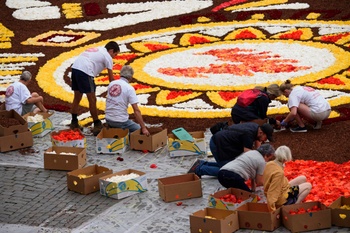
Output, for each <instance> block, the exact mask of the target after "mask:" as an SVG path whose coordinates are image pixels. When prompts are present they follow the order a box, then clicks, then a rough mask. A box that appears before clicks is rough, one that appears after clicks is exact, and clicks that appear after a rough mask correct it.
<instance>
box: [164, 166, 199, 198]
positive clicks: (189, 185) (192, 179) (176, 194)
mask: <svg viewBox="0 0 350 233" xmlns="http://www.w3.org/2000/svg"><path fill="white" fill-rule="evenodd" d="M158 190H159V196H160V197H161V198H162V199H163V200H164V201H165V202H172V201H179V200H184V199H190V198H196V197H201V196H202V195H203V194H202V182H201V179H200V178H199V177H198V176H197V175H195V174H193V173H189V174H184V175H178V176H169V177H164V178H159V179H158Z"/></svg>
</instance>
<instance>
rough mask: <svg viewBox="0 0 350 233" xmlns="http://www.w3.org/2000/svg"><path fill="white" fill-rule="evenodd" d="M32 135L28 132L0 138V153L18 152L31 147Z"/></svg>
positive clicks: (32, 142)
mask: <svg viewBox="0 0 350 233" xmlns="http://www.w3.org/2000/svg"><path fill="white" fill-rule="evenodd" d="M33 144H34V141H33V135H32V132H30V130H28V128H27V131H26V132H24V133H23V132H22V133H17V134H10V135H7V136H1V137H0V152H6V151H12V150H18V149H22V148H26V147H31V146H33Z"/></svg>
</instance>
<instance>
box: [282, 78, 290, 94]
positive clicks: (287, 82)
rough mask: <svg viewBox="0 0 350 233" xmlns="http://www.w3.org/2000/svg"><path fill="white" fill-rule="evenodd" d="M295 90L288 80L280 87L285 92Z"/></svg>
mask: <svg viewBox="0 0 350 233" xmlns="http://www.w3.org/2000/svg"><path fill="white" fill-rule="evenodd" d="M292 88H293V84H292V82H291V81H290V80H289V79H288V80H286V81H285V82H284V83H282V84H281V86H280V91H281V92H284V91H285V90H291V89H292Z"/></svg>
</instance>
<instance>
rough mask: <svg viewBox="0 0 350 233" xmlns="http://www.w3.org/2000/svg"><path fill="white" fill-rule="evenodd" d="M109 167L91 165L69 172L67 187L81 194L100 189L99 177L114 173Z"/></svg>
mask: <svg viewBox="0 0 350 233" xmlns="http://www.w3.org/2000/svg"><path fill="white" fill-rule="evenodd" d="M112 173H113V171H112V170H111V169H109V168H106V167H102V166H98V165H96V164H95V165H91V166H88V167H84V168H80V169H76V170H73V171H71V172H67V188H68V189H69V190H71V191H75V192H77V193H81V194H85V195H86V194H89V193H93V192H96V191H99V190H100V185H99V179H100V178H101V177H103V176H106V175H109V174H112Z"/></svg>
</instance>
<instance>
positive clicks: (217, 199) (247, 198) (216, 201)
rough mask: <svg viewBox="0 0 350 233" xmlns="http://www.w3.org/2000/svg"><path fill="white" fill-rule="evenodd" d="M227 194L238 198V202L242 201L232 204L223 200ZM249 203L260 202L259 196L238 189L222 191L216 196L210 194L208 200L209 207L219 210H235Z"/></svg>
mask: <svg viewBox="0 0 350 233" xmlns="http://www.w3.org/2000/svg"><path fill="white" fill-rule="evenodd" d="M227 194H233V195H235V196H236V198H237V200H241V201H239V202H237V203H232V202H226V201H224V200H222V199H221V198H222V197H223V196H225V195H227ZM248 202H254V203H255V202H258V196H256V195H255V194H253V193H250V192H247V191H244V190H241V189H236V188H229V189H225V190H220V191H218V192H216V193H214V194H210V195H209V198H208V206H209V207H213V208H217V209H227V210H235V209H237V208H238V207H240V206H241V205H244V204H245V203H248Z"/></svg>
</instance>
